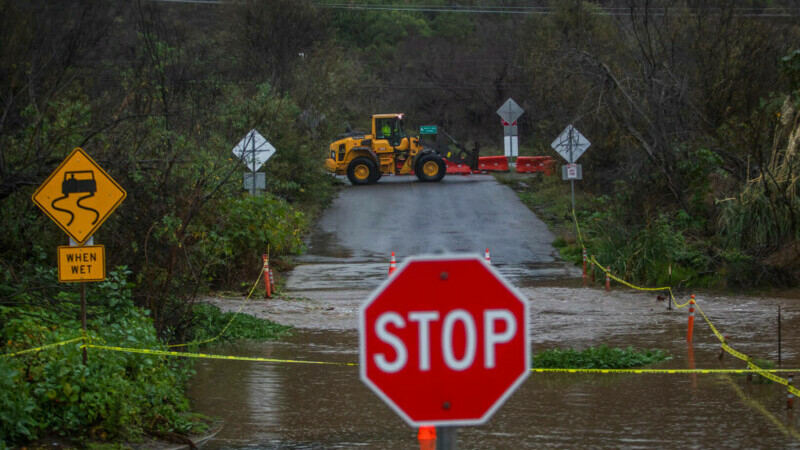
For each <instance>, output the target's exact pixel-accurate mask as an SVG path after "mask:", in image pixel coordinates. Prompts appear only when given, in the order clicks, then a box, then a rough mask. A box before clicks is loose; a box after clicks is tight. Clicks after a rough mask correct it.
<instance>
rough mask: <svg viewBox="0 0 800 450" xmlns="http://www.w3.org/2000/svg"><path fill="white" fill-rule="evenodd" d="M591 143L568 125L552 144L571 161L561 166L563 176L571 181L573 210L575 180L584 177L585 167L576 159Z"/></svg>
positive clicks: (573, 208) (573, 205) (573, 206)
mask: <svg viewBox="0 0 800 450" xmlns="http://www.w3.org/2000/svg"><path fill="white" fill-rule="evenodd" d="M590 145H592V143H591V142H589V140H588V139H586V137H585V136H584V135H582V134H581V133H580V131H578V130H577V129H576V128H575V127H573V126H572V125H567V128H565V129H564V131H562V132H561V134H560V135H559V136H558V137H557V138H556V140H554V141H553V143H552V144H550V146H551V147H553V150H555V151H556V152H558V154H559V155H561V157H563V158H564V159H565V160H567V163H569V164H567V165H566V166H562V167H561V178H562V179H564V180H569V182H570V188H571V191H572V210H573V211H574V210H575V180H582V179H583V169H582V167H581V165H580V164H575V161H577V160H578V158H580V157H581V155H583V152H585V151H586V149H587V148H589V146H590Z"/></svg>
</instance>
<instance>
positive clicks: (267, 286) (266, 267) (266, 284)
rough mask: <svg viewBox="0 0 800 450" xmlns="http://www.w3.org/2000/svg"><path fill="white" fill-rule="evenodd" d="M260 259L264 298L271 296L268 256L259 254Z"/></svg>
mask: <svg viewBox="0 0 800 450" xmlns="http://www.w3.org/2000/svg"><path fill="white" fill-rule="evenodd" d="M261 259H263V260H264V289H265V290H266V293H265V296H266V298H272V289H271V287H272V286H270V282H269V256H267V255H261Z"/></svg>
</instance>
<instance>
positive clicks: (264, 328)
mask: <svg viewBox="0 0 800 450" xmlns="http://www.w3.org/2000/svg"><path fill="white" fill-rule="evenodd" d="M235 314H236V313H235V312H226V313H223V312H222V311H220V309H219V308H217V307H216V306H214V305H209V304H205V303H200V304H196V305H194V306H193V319H192V329H191V330H192V339H191V340H193V341H204V340H206V339H211V338H214V337H216V336H218V335H219V334H220V333H221V332H222V330H223V329H225V326H226V325H228V323H230V326H228V328H227V329H225V333H223V334H222V336H220V339H223V340H224V339H261V340H271V339H277V338H278V337H280V336H282V335H284V334H285V333H287V332H288V331H289V330H291V328H292V327H291V326H288V325H281V324H278V323H275V322H272V321H269V320H266V319H259V318H257V317H254V316H251V315H249V314H242V313H239V314H238V315H236V318H235V319H234V320H233V322H231V318H233V316H234V315H235Z"/></svg>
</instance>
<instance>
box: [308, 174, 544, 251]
mask: <svg viewBox="0 0 800 450" xmlns="http://www.w3.org/2000/svg"><path fill="white" fill-rule="evenodd" d="M552 241H553V235H552V233H550V231H549V230H548V229H547V226H546V225H545V224H544V222H542V221H541V220H539V218H537V217H536V216H535V215H534V214H533V213H532V212H530V211H529V210H528V209H527V208H525V206H523V205H522V203H520V201H519V199H518V198H517V196H516V194H514V192H513V191H512V190H511V189H509V188H508V187H506V186H503V185H501V184H500V183H498V182H497V181H495V179H494V177H492V176H491V175H470V176H459V175H448V176H446V177H445V178H444V179H443V180H442V181H441V182H439V183H421V182H419V181H417V180H416V178H414V177H407V176H398V177H384V178H382V179H381V180H380V181H379V182H378V183H377V184H374V185H369V186H358V187H348V188H346V189H344V190H343V191H342V192H341V194H340V195H339V197H338V198H337V199H336V200H335V201H334V203H333V205H332V206H331V207H330V208H329V209H328V210H327V211H326V212H325V214H324V215H323V216H322V218H321V219H320V220H319V222H318V223H317V225H316V227H315V228H314V231H313V233H312V235H311V237H310V239H309V241H308V252H307V254H306V255H305V256H303V257H301V258H300V262H305V263H312V262H334V261H337V260H339V261H342V260H346V261H347V262H349V263H355V262H386V261H387V258H388V255H389V254H390V253H391V252H395V253H397V255H398V256H402V257H405V256H409V255H419V254H428V253H438V252H466V253H480V254H483V250H484V249H485V248H489V249H490V250H491V252H492V254H493V255H496V256H495V260H494V261H493V262H496V263H501V264H502V263H506V264H522V263H547V262H553V261H555V260H556V258H555V256H554V254H553V247H552V246H551V245H550V243H551V242H552Z"/></svg>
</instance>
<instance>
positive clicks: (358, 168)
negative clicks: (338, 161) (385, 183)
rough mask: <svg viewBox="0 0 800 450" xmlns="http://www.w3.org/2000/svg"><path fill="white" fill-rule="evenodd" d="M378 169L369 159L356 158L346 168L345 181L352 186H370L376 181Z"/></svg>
mask: <svg viewBox="0 0 800 450" xmlns="http://www.w3.org/2000/svg"><path fill="white" fill-rule="evenodd" d="M377 176H378V168H377V167H376V166H375V163H374V162H373V161H372V160H371V159H369V158H364V157H361V158H356V159H354V160H352V161H350V164H349V165H348V166H347V179H348V180H350V183H352V184H353V186H360V185H362V184H370V183H374V182H375V181H377Z"/></svg>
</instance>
